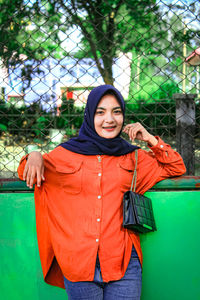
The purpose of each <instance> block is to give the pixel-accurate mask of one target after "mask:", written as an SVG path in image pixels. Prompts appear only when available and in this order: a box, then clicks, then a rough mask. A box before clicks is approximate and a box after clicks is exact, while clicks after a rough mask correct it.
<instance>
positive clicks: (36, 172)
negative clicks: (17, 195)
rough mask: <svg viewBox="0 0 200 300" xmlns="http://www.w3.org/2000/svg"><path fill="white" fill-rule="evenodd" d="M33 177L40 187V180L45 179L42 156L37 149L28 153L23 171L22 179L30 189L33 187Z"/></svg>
mask: <svg viewBox="0 0 200 300" xmlns="http://www.w3.org/2000/svg"><path fill="white" fill-rule="evenodd" d="M35 179H36V183H37V186H38V187H40V185H41V182H42V180H45V178H44V161H43V157H42V154H41V153H40V152H37V151H33V152H31V153H29V155H28V159H27V162H26V166H25V168H24V173H23V180H25V181H26V184H27V186H28V187H29V188H30V189H31V188H32V187H33V184H34V181H35Z"/></svg>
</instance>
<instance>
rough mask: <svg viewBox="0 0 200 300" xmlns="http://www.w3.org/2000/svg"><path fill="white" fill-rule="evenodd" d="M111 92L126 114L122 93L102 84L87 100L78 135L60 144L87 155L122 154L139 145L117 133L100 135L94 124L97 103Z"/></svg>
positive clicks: (131, 150)
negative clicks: (109, 137)
mask: <svg viewBox="0 0 200 300" xmlns="http://www.w3.org/2000/svg"><path fill="white" fill-rule="evenodd" d="M109 92H111V93H112V94H114V95H115V96H116V98H117V100H118V102H119V104H120V105H121V108H122V112H123V116H124V115H125V102H124V99H123V97H122V95H121V93H120V92H119V91H118V90H117V89H116V88H115V87H113V86H112V85H108V84H105V85H101V86H98V87H96V88H94V89H93V90H92V91H91V92H90V94H89V96H88V100H87V104H86V107H85V113H84V121H83V123H82V126H81V128H80V131H79V135H78V137H75V138H72V139H70V140H69V141H67V142H65V143H62V144H60V145H59V146H61V147H63V148H65V149H67V150H70V151H72V152H75V153H79V154H85V155H103V154H106V155H113V156H120V155H124V154H127V153H130V152H133V151H135V150H136V149H138V148H139V147H137V146H134V145H131V144H130V143H128V142H127V141H126V140H124V139H123V138H121V137H120V133H121V132H120V133H119V135H117V136H116V137H115V138H112V139H106V138H103V137H101V136H99V135H98V134H97V132H96V130H95V126H94V116H95V111H96V108H97V105H98V103H99V101H100V100H101V98H102V97H103V96H104V95H105V94H107V93H109Z"/></svg>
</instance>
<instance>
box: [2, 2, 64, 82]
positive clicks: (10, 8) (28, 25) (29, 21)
mask: <svg viewBox="0 0 200 300" xmlns="http://www.w3.org/2000/svg"><path fill="white" fill-rule="evenodd" d="M52 10H54V9H53V7H52V5H51V3H48V2H46V4H44V3H41V1H35V2H34V1H33V3H32V2H27V1H25V0H1V1H0V58H1V60H2V62H3V65H4V67H6V68H7V69H8V72H9V69H10V68H15V67H17V66H18V67H19V66H21V71H22V77H23V80H28V81H29V82H30V80H31V78H32V74H33V73H34V72H38V71H39V68H36V67H35V66H34V67H33V61H37V62H40V61H41V60H43V59H45V58H46V57H49V56H51V57H56V58H59V57H61V56H62V48H61V47H60V37H59V31H60V29H59V26H60V25H61V15H60V13H59V12H58V13H57V14H56V15H54V14H52V13H51V11H52ZM26 61H29V63H26ZM31 61H32V63H31Z"/></svg>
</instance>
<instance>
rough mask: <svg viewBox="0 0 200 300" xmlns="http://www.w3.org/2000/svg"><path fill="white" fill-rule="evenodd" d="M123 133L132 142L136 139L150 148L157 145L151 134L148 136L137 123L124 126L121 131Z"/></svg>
mask: <svg viewBox="0 0 200 300" xmlns="http://www.w3.org/2000/svg"><path fill="white" fill-rule="evenodd" d="M123 132H125V133H126V134H128V136H129V138H130V140H131V141H132V142H134V140H135V139H137V140H140V141H144V142H147V143H148V144H149V145H150V146H155V145H156V144H157V143H158V140H157V139H156V138H155V137H154V136H153V135H152V134H150V133H149V132H148V131H147V130H146V129H145V128H144V127H143V126H142V124H140V123H139V122H137V123H132V124H128V125H126V126H125V127H124V129H123Z"/></svg>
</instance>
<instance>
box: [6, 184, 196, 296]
mask: <svg viewBox="0 0 200 300" xmlns="http://www.w3.org/2000/svg"><path fill="white" fill-rule="evenodd" d="M146 195H148V196H150V197H151V199H152V202H153V207H154V213H155V217H156V223H157V227H158V231H157V232H154V233H149V234H145V235H141V244H142V249H143V255H144V264H143V288H142V298H141V300H169V299H170V300H179V299H181V300H188V299H194V300H200V284H199V282H200V273H199V270H200V259H199V246H200V235H199V228H200V217H199V211H200V190H198V189H196V190H186V191H182V190H180V189H178V190H177V191H150V192H148V193H146ZM0 257H1V260H0V278H1V280H0V291H1V299H5V300H13V299H15V300H25V299H26V300H27V299H29V300H32V299H34V300H49V299H54V300H57V299H58V300H63V299H67V296H66V293H65V291H64V290H63V289H60V288H56V287H52V286H49V285H47V284H46V283H44V281H43V278H42V270H41V266H40V260H39V254H38V248H37V240H36V230H35V212H34V200H33V193H27V192H18V193H17V192H15V193H12V192H4V193H1V194H0Z"/></svg>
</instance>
